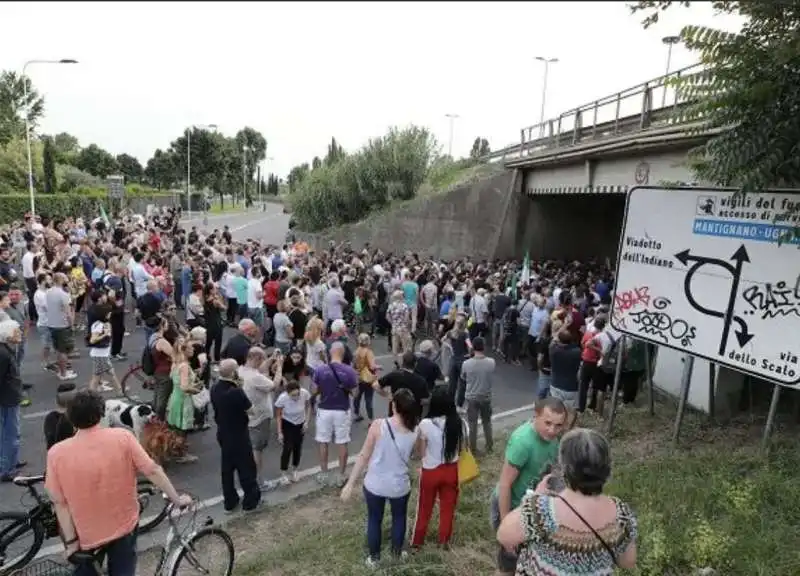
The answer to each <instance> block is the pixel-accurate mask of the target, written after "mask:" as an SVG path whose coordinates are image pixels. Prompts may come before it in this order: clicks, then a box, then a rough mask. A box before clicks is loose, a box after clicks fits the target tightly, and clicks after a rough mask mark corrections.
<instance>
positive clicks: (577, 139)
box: [484, 65, 714, 261]
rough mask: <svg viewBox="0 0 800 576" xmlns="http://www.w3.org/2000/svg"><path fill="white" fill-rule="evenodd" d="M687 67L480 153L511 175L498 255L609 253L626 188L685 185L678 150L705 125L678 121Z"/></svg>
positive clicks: (694, 140) (697, 139)
mask: <svg viewBox="0 0 800 576" xmlns="http://www.w3.org/2000/svg"><path fill="white" fill-rule="evenodd" d="M700 70H701V67H700V65H695V66H690V67H688V68H683V69H681V70H677V71H675V72H672V73H670V74H667V75H664V76H659V77H658V78H654V79H652V80H649V81H647V82H643V83H641V84H638V85H636V86H633V87H631V88H628V89H627V90H622V91H620V92H617V93H615V94H611V95H609V96H606V97H604V98H600V99H598V100H594V101H592V102H589V103H587V104H585V105H583V106H579V107H577V108H574V109H572V110H568V111H566V112H564V113H562V114H559V115H558V116H557V117H555V118H552V119H549V120H547V121H545V122H543V123H540V124H535V125H533V126H527V127H525V128H522V129H521V130H520V141H519V143H516V144H513V145H511V146H508V147H506V148H504V149H502V150H498V151H496V152H493V153H492V154H490V155H488V156H486V157H485V158H484V160H485V161H488V162H502V163H503V165H504V166H505V167H506V168H507V169H508V170H510V171H512V172H513V175H514V176H513V178H512V179H511V184H510V187H511V189H510V190H509V193H508V194H507V195H506V207H505V209H506V211H505V215H504V218H503V223H504V225H503V226H502V230H501V231H500V232H499V234H498V237H497V243H496V245H495V248H496V250H495V254H496V256H498V257H519V256H520V252H522V253H524V252H525V251H526V250H528V251H530V253H531V256H532V257H565V258H587V257H592V256H594V257H608V258H610V259H611V260H612V261H613V260H614V259H615V258H616V252H617V243H618V240H619V234H620V229H621V224H622V217H623V212H624V202H625V193H626V192H627V191H628V189H629V188H631V187H632V186H635V185H644V184H650V185H657V184H660V183H676V182H681V183H691V182H692V180H693V175H692V173H691V171H690V170H689V167H688V165H687V153H688V151H689V150H691V149H692V148H694V147H696V146H698V145H701V144H703V143H704V142H706V141H707V140H708V138H710V137H711V136H712V135H713V134H714V131H710V130H703V124H702V122H691V123H689V122H686V121H684V120H683V118H682V114H683V112H684V111H685V110H686V108H687V106H689V105H690V104H691V102H688V101H686V99H685V98H683V97H682V96H681V93H680V90H679V89H676V83H677V81H678V80H679V79H681V78H683V77H686V76H687V75H689V74H694V73H696V72H698V71H700Z"/></svg>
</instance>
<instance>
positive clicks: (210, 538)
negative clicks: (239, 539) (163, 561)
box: [168, 526, 234, 576]
mask: <svg viewBox="0 0 800 576" xmlns="http://www.w3.org/2000/svg"><path fill="white" fill-rule="evenodd" d="M201 557H202V559H201ZM233 557H234V548H233V540H231V537H230V536H229V535H228V533H227V532H225V531H224V530H223V529H222V528H219V527H217V526H212V527H209V528H202V529H200V530H198V531H197V532H196V533H195V534H194V536H192V537H191V539H189V541H188V542H186V543H185V544H183V545H181V547H180V549H179V551H178V555H177V557H176V558H175V563H174V564H173V565H172V569H171V570H170V572H169V574H168V576H178V575H179V574H198V573H201V574H203V575H204V576H230V575H231V574H232V573H233ZM205 558H208V560H205ZM212 564H213V565H214V566H219V568H220V569H219V570H214V569H213V568H211V566H212Z"/></svg>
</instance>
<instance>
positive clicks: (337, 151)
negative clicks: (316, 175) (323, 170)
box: [325, 138, 346, 166]
mask: <svg viewBox="0 0 800 576" xmlns="http://www.w3.org/2000/svg"><path fill="white" fill-rule="evenodd" d="M345 156H346V154H345V151H344V148H342V146H341V145H340V144H339V143H338V142H337V141H336V138H331V143H330V144H328V153H327V154H325V165H326V166H333V165H334V164H336V163H337V162H339V161H340V160H342V159H344V157H345Z"/></svg>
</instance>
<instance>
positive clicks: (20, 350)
mask: <svg viewBox="0 0 800 576" xmlns="http://www.w3.org/2000/svg"><path fill="white" fill-rule="evenodd" d="M16 352H17V353H16V357H17V368H21V367H22V361H23V360H24V359H25V339H24V338H23V339H22V340H20V341H19V344H17V351H16Z"/></svg>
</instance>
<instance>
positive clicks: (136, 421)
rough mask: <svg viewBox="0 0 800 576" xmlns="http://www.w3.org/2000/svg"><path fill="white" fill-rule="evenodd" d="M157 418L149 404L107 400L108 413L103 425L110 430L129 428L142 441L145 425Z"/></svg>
mask: <svg viewBox="0 0 800 576" xmlns="http://www.w3.org/2000/svg"><path fill="white" fill-rule="evenodd" d="M155 417H156V414H155V412H153V408H152V407H151V406H150V405H149V404H132V403H130V402H127V401H126V400H121V399H117V398H115V399H111V400H106V413H105V416H104V417H103V420H102V424H103V425H104V426H106V427H108V428H127V429H128V430H130V431H131V432H133V435H134V436H136V439H137V440H138V441H139V442H141V441H142V430H143V429H144V426H145V424H147V423H149V422H151V421H153V420H154V419H155Z"/></svg>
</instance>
